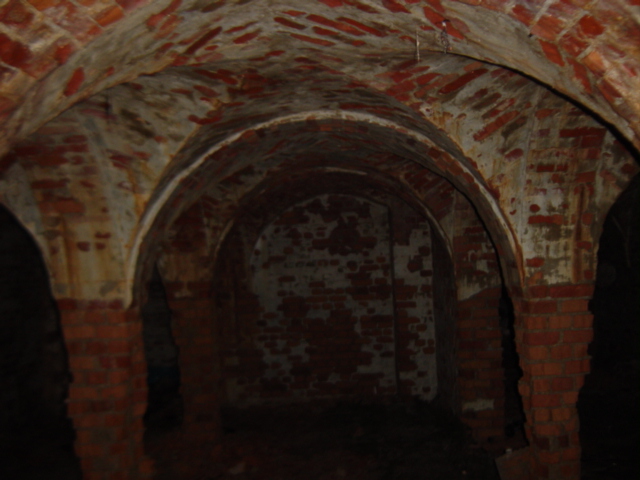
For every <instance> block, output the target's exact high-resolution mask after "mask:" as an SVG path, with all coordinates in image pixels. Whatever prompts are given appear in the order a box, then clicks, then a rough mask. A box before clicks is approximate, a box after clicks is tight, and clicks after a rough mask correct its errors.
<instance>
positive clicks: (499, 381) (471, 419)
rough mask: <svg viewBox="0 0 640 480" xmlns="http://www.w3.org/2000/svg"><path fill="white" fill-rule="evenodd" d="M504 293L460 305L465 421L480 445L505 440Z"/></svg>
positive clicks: (488, 291) (491, 293) (460, 379)
mask: <svg viewBox="0 0 640 480" xmlns="http://www.w3.org/2000/svg"><path fill="white" fill-rule="evenodd" d="M501 293H502V292H501V288H500V287H494V288H487V289H485V290H483V291H481V292H479V293H478V294H476V295H474V296H473V297H471V298H469V299H467V300H461V301H459V302H458V318H459V321H458V338H459V341H458V354H457V356H458V388H459V394H460V401H461V407H462V414H461V418H462V421H463V422H464V423H466V424H467V425H469V426H470V427H471V428H472V430H473V434H474V436H475V437H476V438H477V439H478V440H480V441H486V440H488V439H489V438H496V439H497V438H502V437H504V426H505V424H504V403H505V402H504V398H505V396H504V368H503V366H502V330H501V328H500V314H499V310H498V307H499V302H500V296H501Z"/></svg>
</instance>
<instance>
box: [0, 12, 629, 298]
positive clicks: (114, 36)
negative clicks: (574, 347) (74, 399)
mask: <svg viewBox="0 0 640 480" xmlns="http://www.w3.org/2000/svg"><path fill="white" fill-rule="evenodd" d="M639 23H640V2H638V0H630V1H628V2H622V1H614V0H608V1H573V2H568V1H551V0H547V1H539V2H531V1H527V2H520V1H515V0H511V1H495V0H467V1H446V0H442V1H439V0H430V1H420V0H404V1H402V0H383V1H365V0H361V1H359V0H318V1H297V2H295V3H294V2H284V1H265V0H243V1H241V0H238V1H224V0H221V1H212V0H207V1H203V0H191V1H189V0H185V1H181V0H173V1H171V2H170V1H165V0H159V1H141V0H119V1H111V0H75V1H69V0H29V1H26V0H10V1H9V2H5V3H4V4H3V6H2V7H0V61H1V62H2V63H0V79H1V81H2V91H1V92H0V121H2V124H3V126H2V129H1V130H0V135H1V137H0V153H3V154H5V153H6V155H5V156H4V158H3V159H2V161H1V162H0V163H1V168H2V170H3V171H4V172H5V175H4V180H3V183H2V185H1V187H2V188H1V190H0V191H1V192H2V200H3V202H4V203H5V204H7V205H8V206H9V207H10V208H11V209H12V210H13V211H17V212H20V215H19V216H20V219H21V220H22V222H23V223H24V224H25V225H26V226H27V228H29V229H30V230H31V231H32V232H33V233H34V235H35V236H36V238H37V239H38V240H39V243H40V246H41V248H42V250H43V253H44V256H45V259H46V260H47V262H48V264H49V266H50V268H51V269H52V271H53V272H54V273H53V277H54V290H55V289H56V288H57V287H56V285H55V284H56V282H57V283H58V284H59V285H60V287H59V288H60V290H59V291H58V294H60V295H65V294H70V293H69V292H66V293H65V292H64V287H63V286H62V285H65V284H73V283H74V282H73V276H74V274H73V273H71V272H72V271H73V270H74V268H75V267H73V266H74V265H76V267H77V268H80V269H82V265H80V263H79V262H78V259H77V258H76V259H75V260H74V255H80V254H79V253H71V252H70V250H69V248H68V245H69V242H72V243H74V244H75V245H77V246H78V248H79V250H80V251H81V252H85V253H86V252H90V254H91V255H93V256H94V257H95V258H94V259H93V261H94V264H95V262H98V263H99V264H103V265H104V267H105V268H104V269H103V271H102V273H101V274H100V275H101V277H100V278H94V277H93V276H92V275H91V274H89V275H87V278H89V279H93V280H95V283H96V287H95V291H96V292H97V291H100V292H103V293H104V292H109V291H111V290H110V289H113V291H114V292H117V293H118V295H120V294H122V295H124V296H125V297H126V295H127V294H126V293H123V291H122V290H120V287H113V286H109V285H108V284H109V282H111V283H118V282H121V281H122V278H121V272H120V269H118V268H117V267H116V266H117V265H127V268H126V271H127V273H126V275H125V276H126V277H127V278H126V281H125V283H127V282H131V281H132V280H133V278H134V276H135V275H134V273H133V272H134V271H135V270H136V268H137V266H138V263H137V262H138V257H137V253H138V251H139V250H140V249H141V246H142V245H144V244H145V242H148V241H150V240H149V238H148V237H149V235H150V233H153V231H154V229H157V228H159V227H158V218H162V221H163V222H165V223H170V221H171V219H172V218H175V217H176V216H177V215H178V214H179V213H180V209H179V208H172V207H175V206H177V205H183V207H182V208H186V207H187V206H188V205H189V204H190V202H193V201H195V198H194V192H195V190H196V189H195V188H194V186H198V185H205V184H211V183H215V182H219V181H221V180H223V179H227V178H230V177H232V176H233V175H236V174H238V172H242V171H244V170H243V169H246V168H247V167H249V166H251V165H254V166H255V165H256V164H257V162H258V160H259V161H262V162H263V164H262V166H261V167H260V168H262V170H260V169H259V168H258V169H257V170H258V172H257V173H253V175H254V179H253V180H252V181H251V182H247V183H246V185H245V187H244V188H245V190H246V191H248V190H249V187H250V186H255V185H256V184H257V182H258V181H259V180H260V179H261V178H264V177H265V176H267V174H268V173H269V171H270V170H269V169H274V168H276V165H284V164H286V161H291V159H292V158H295V157H296V155H298V156H301V155H305V158H308V157H309V156H310V154H312V155H311V156H313V155H319V154H320V153H323V154H324V155H325V158H326V157H327V155H332V157H331V159H332V161H336V162H338V163H339V162H341V161H343V162H348V161H349V160H353V161H355V160H357V159H360V158H361V157H362V152H369V153H371V154H373V153H380V152H384V153H385V154H388V155H392V156H395V157H397V158H404V159H410V160H413V161H415V162H418V163H421V164H423V165H424V166H426V167H428V168H430V169H432V170H434V171H436V172H437V173H438V174H440V175H442V176H444V177H445V178H448V179H449V180H450V181H451V182H452V183H454V184H455V185H456V187H457V188H459V189H460V190H461V191H463V192H466V193H467V194H469V195H471V196H472V197H473V198H474V203H476V205H477V207H478V209H479V211H480V212H481V214H482V215H483V218H484V219H485V221H486V222H488V224H489V228H490V229H491V230H492V234H493V235H494V236H495V237H496V238H497V241H498V246H499V248H500V246H501V245H503V246H504V248H506V249H507V250H510V251H511V252H513V253H512V255H511V258H510V260H509V261H513V262H514V263H515V264H517V265H524V264H528V263H527V261H528V260H529V259H530V258H535V257H536V255H538V254H540V252H538V251H537V250H536V248H537V247H536V242H535V238H534V234H533V233H528V232H529V231H528V230H527V229H526V228H525V227H526V225H527V219H526V218H525V217H524V215H523V214H521V213H518V212H523V211H526V212H529V211H531V212H535V213H538V212H539V215H540V216H543V215H546V216H547V217H545V218H549V219H551V220H550V221H551V222H552V223H554V222H555V220H554V219H555V218H556V217H553V215H554V214H555V213H556V212H555V211H554V208H560V207H559V205H560V204H561V203H562V202H561V201H560V200H558V202H555V203H556V204H557V205H556V204H554V205H551V204H550V205H547V206H544V205H542V206H539V205H537V204H535V196H536V195H537V193H535V192H533V191H532V192H529V193H528V194H527V195H524V196H523V195H522V191H523V190H522V189H523V188H524V186H525V185H529V184H531V181H532V179H531V178H529V177H527V175H528V174H527V173H526V165H527V164H528V163H530V162H532V161H538V160H540V159H539V158H538V157H536V155H537V154H536V152H537V151H539V150H542V149H543V147H544V149H547V150H548V148H549V147H551V146H552V147H553V148H556V149H562V148H565V149H568V148H573V149H574V150H573V152H572V153H571V155H572V160H574V161H573V163H572V165H573V166H572V167H571V169H572V170H571V173H572V174H575V179H576V182H578V183H580V181H581V178H582V179H583V180H584V179H590V178H591V176H592V175H595V173H594V172H597V174H598V182H600V184H601V187H602V188H600V189H596V190H597V191H596V192H595V194H594V195H593V196H592V197H593V198H592V200H590V201H591V203H592V205H591V206H589V202H588V201H587V202H586V203H585V202H583V201H582V200H580V201H576V202H577V203H575V204H570V203H571V202H568V203H567V202H565V203H567V204H566V205H565V204H562V205H564V206H563V207H562V208H568V209H569V210H570V213H572V214H575V215H582V214H584V213H585V212H586V211H588V210H589V208H592V209H593V210H594V212H595V211H598V209H599V208H600V207H601V206H602V205H608V204H610V203H611V202H612V201H613V199H614V198H615V197H616V196H617V194H618V193H619V191H620V189H622V188H624V186H625V184H626V182H627V181H628V178H629V176H630V175H632V174H633V173H635V171H636V167H635V166H633V162H631V163H629V162H628V161H627V160H620V159H621V158H627V157H625V155H626V153H621V147H620V145H619V142H616V141H615V136H619V138H620V139H625V140H626V141H627V142H628V143H629V144H631V145H635V146H636V147H638V146H640V97H639V95H640V93H639V92H640V80H639V78H640V77H639V76H638V74H639V73H640V26H639ZM447 45H448V48H447ZM445 49H447V52H446V53H445V52H444V50H445ZM546 87H551V89H552V90H553V91H550V90H549V89H548V88H546ZM554 92H557V93H554ZM558 94H560V95H562V96H563V97H560V96H559V95H558ZM567 99H569V100H570V101H571V102H575V103H576V104H578V105H581V106H582V107H584V108H586V109H587V110H589V111H591V112H593V113H594V114H595V115H596V116H597V117H599V118H600V119H602V121H603V122H605V123H607V124H609V125H610V126H612V129H611V130H607V129H606V128H605V127H603V126H602V124H600V123H598V122H597V121H595V120H594V119H593V118H592V117H591V116H589V115H586V114H584V113H583V112H582V111H581V110H580V109H579V108H576V107H575V106H574V104H572V103H570V102H569V101H567ZM557 118H562V119H563V120H562V121H561V122H558V121H557ZM567 119H570V121H569V120H567ZM545 130H551V131H553V132H555V143H553V145H544V146H543V145H542V143H544V142H543V141H542V140H540V139H539V138H538V137H541V136H544V135H542V134H539V133H540V132H544V131H545ZM532 132H538V134H539V135H537V136H536V135H534V134H532ZM346 133H348V134H349V135H345V134H346ZM391 133H393V135H391ZM293 140H295V142H292V141H293ZM323 142H324V143H323ZM536 142H537V143H536ZM327 145H332V146H331V147H330V148H328V147H327ZM594 148H597V152H595V153H594ZM565 153H566V152H565ZM555 154H556V156H557V155H558V152H557V151H556V152H555ZM596 156H597V157H598V158H595V157H596ZM385 158H387V159H388V158H389V157H388V156H387V157H385ZM270 159H273V161H272V162H271V163H269V162H270ZM603 159H604V160H603ZM550 163H553V162H550ZM581 165H583V167H582V166H581ZM594 165H596V166H594ZM545 168H546V167H545ZM548 168H549V169H550V170H549V169H547V170H544V169H543V170H537V172H539V173H540V174H541V175H542V174H547V173H549V174H553V173H555V174H556V175H558V172H561V173H562V172H566V167H563V166H559V165H551V166H550V167H548ZM397 175H400V174H399V173H397ZM580 175H584V177H580ZM556 180H557V178H556ZM536 181H540V182H543V181H545V182H546V181H547V180H546V178H545V179H544V180H533V182H534V183H535V182H536ZM609 186H611V187H612V188H608V187H609ZM605 187H607V188H605ZM238 188H240V187H238ZM238 192H242V189H241V188H240V189H239V190H238V191H237V192H236V193H235V194H234V195H236V196H237V195H240V193H238ZM580 198H582V197H580ZM552 203H553V202H552ZM531 204H535V208H537V209H538V210H536V209H534V208H533V207H532V206H531ZM540 208H542V210H540ZM572 209H573V210H572ZM585 209H586V210H585ZM574 210H575V211H574ZM514 212H515V213H514ZM161 213H162V214H163V215H160V214H161ZM56 215H58V216H62V218H67V217H68V216H69V215H71V216H73V215H82V218H83V219H84V220H82V221H80V220H78V218H77V217H73V218H74V220H73V221H68V222H66V223H65V222H62V223H61V222H60V221H59V220H53V219H52V218H53V217H54V216H56ZM65 216H67V217H65ZM89 219H90V220H89ZM85 220H86V221H85ZM492 222H493V223H494V224H495V227H493V228H492V226H491V223H492ZM601 222H602V216H600V217H598V218H597V219H596V221H595V222H594V225H598V224H601ZM529 223H532V222H529ZM80 224H82V226H80ZM589 224H591V222H589ZM591 233H592V235H586V237H585V241H587V240H588V241H591V240H592V238H591V237H592V236H596V232H595V231H593V232H591ZM527 235H529V237H527ZM501 236H504V237H505V238H504V241H501V240H500V237H501ZM61 250H65V251H66V256H64V258H63V256H61V255H59V254H58V252H59V251H61ZM557 250H558V252H560V251H561V250H563V248H562V247H558V249H557ZM565 250H566V249H565ZM85 253H82V255H84V254H85ZM558 255H560V256H561V254H560V253H559V254H558ZM562 255H564V254H562ZM572 255H574V256H575V255H576V254H572ZM507 258H509V255H507ZM113 260H115V261H113ZM78 265H79V266H78ZM517 265H516V266H517ZM591 267H592V266H591ZM514 268H515V267H514ZM518 268H520V267H518ZM585 268H586V267H585ZM587 270H588V269H587ZM85 273H86V272H85ZM583 274H584V272H579V273H577V274H576V273H575V272H573V274H572V275H573V276H574V277H576V275H577V276H578V277H580V276H581V275H583ZM568 275H569V274H568ZM556 280H557V281H563V280H566V279H564V278H558V279H556ZM573 280H576V278H573ZM88 283H89V284H90V283H91V281H89V282H88ZM78 288H79V287H78ZM127 288H128V287H124V290H127ZM76 293H77V292H76ZM85 294H87V295H89V296H91V295H90V294H89V293H88V292H85Z"/></svg>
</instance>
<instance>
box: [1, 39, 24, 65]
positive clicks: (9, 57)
mask: <svg viewBox="0 0 640 480" xmlns="http://www.w3.org/2000/svg"><path fill="white" fill-rule="evenodd" d="M0 60H2V61H3V62H4V63H6V64H7V65H11V66H12V67H16V68H24V67H25V66H26V64H27V63H28V62H29V61H30V60H31V51H30V50H29V48H28V47H26V46H25V45H22V44H21V43H19V42H16V41H14V40H11V39H10V38H9V37H8V36H6V35H5V34H4V33H0Z"/></svg>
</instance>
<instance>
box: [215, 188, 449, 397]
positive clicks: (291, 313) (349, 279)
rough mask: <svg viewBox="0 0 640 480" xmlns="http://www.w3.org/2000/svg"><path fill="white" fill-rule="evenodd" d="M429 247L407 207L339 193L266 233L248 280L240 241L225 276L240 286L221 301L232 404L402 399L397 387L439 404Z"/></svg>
mask: <svg viewBox="0 0 640 480" xmlns="http://www.w3.org/2000/svg"><path fill="white" fill-rule="evenodd" d="M390 212H391V215H390ZM390 219H391V222H390V221H389V220H390ZM390 240H393V241H390ZM430 242H431V234H430V229H429V227H428V223H427V222H426V221H425V220H424V219H423V218H422V217H421V216H419V215H417V214H415V213H411V210H409V209H408V207H406V206H404V207H402V206H401V205H398V204H394V205H393V206H392V207H385V206H382V205H379V204H375V203H372V202H369V201H367V200H364V199H362V198H356V197H348V196H336V195H333V196H331V195H328V196H322V197H316V198H315V199H312V200H310V201H308V202H306V203H302V204H299V205H297V206H296V207H293V208H290V209H289V210H287V211H285V212H284V213H283V215H281V216H280V217H279V218H278V219H277V220H276V221H274V222H273V223H272V224H271V225H269V226H268V227H267V228H266V229H265V230H264V231H263V232H262V234H261V236H260V239H259V240H258V242H257V243H256V245H255V247H254V249H253V254H252V256H251V264H250V269H251V275H248V274H247V268H248V267H240V268H238V265H239V264H241V263H242V262H243V261H244V260H242V258H241V257H242V251H243V247H242V240H239V239H237V238H236V239H234V241H233V242H231V243H232V244H233V245H234V246H235V248H228V249H225V252H226V251H227V250H229V253H224V254H222V255H221V256H220V257H221V259H222V260H221V263H222V264H224V263H226V265H227V267H226V273H222V272H220V273H219V274H218V275H219V276H228V274H229V273H232V274H233V275H234V276H235V278H236V281H235V283H236V284H235V285H234V286H232V285H229V284H228V282H227V285H226V288H227V289H231V288H232V291H231V293H230V294H222V295H223V296H224V298H223V299H222V301H221V302H219V308H220V305H226V307H222V308H221V309H220V313H219V314H221V315H223V318H221V319H220V320H221V323H223V324H224V325H225V326H223V327H222V328H223V329H224V330H225V334H224V338H225V340H223V343H224V344H225V345H232V348H227V350H226V352H225V354H224V359H223V362H224V365H225V381H226V385H227V395H228V399H229V401H248V400H250V399H252V398H253V399H254V400H256V399H258V398H260V399H262V400H264V399H269V398H270V399H279V400H282V399H285V398H291V397H298V398H300V397H302V398H309V397H314V398H315V397H323V396H324V397H327V396H342V395H376V394H377V395H384V394H395V393H396V391H397V383H398V379H400V385H401V389H400V391H401V393H404V394H407V395H418V396H421V397H423V398H431V397H432V396H433V395H435V391H436V386H437V376H436V372H435V327H434V322H433V307H432V291H431V277H432V268H431V251H430ZM227 244H228V245H229V244H230V242H227ZM232 252H235V253H232ZM230 258H234V259H235V260H232V261H229V260H224V259H230ZM392 263H393V265H394V268H391V265H392ZM249 277H251V281H250V282H248V281H247V279H248V278H249ZM219 282H223V280H222V279H220V281H219ZM220 286H222V285H220ZM231 297H234V298H231ZM234 302H235V306H234V305H233V304H234ZM222 312H224V313H222ZM232 317H233V318H232ZM394 319H397V323H395V324H394ZM226 322H237V324H236V325H235V327H230V326H228V325H226ZM230 339H231V340H232V341H229V340H230ZM396 368H397V370H398V371H397V372H396Z"/></svg>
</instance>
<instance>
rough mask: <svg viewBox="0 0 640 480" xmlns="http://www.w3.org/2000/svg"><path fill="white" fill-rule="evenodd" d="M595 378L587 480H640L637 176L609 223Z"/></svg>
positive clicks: (586, 401)
mask: <svg viewBox="0 0 640 480" xmlns="http://www.w3.org/2000/svg"><path fill="white" fill-rule="evenodd" d="M590 308H591V311H592V312H593V314H594V321H593V322H594V323H593V329H594V338H593V342H592V343H591V345H590V346H589V353H590V355H591V356H592V360H591V373H590V374H589V375H587V377H586V380H585V385H584V387H583V388H582V390H581V391H580V397H579V400H578V413H579V415H580V441H581V444H582V472H583V474H582V478H583V479H584V480H596V479H598V480H600V479H611V480H623V479H628V478H638V477H640V461H639V457H638V455H637V450H638V446H639V445H640V408H638V405H640V177H636V178H635V179H634V180H633V181H632V182H631V185H630V186H629V187H628V188H627V190H626V191H625V192H623V194H622V195H621V196H620V197H619V198H618V200H617V201H616V203H615V204H614V205H613V207H612V208H611V210H610V211H609V214H608V215H607V218H606V220H605V223H604V226H603V231H602V236H601V238H600V248H599V250H598V270H597V277H596V288H595V292H594V295H593V299H592V301H591V304H590Z"/></svg>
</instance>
